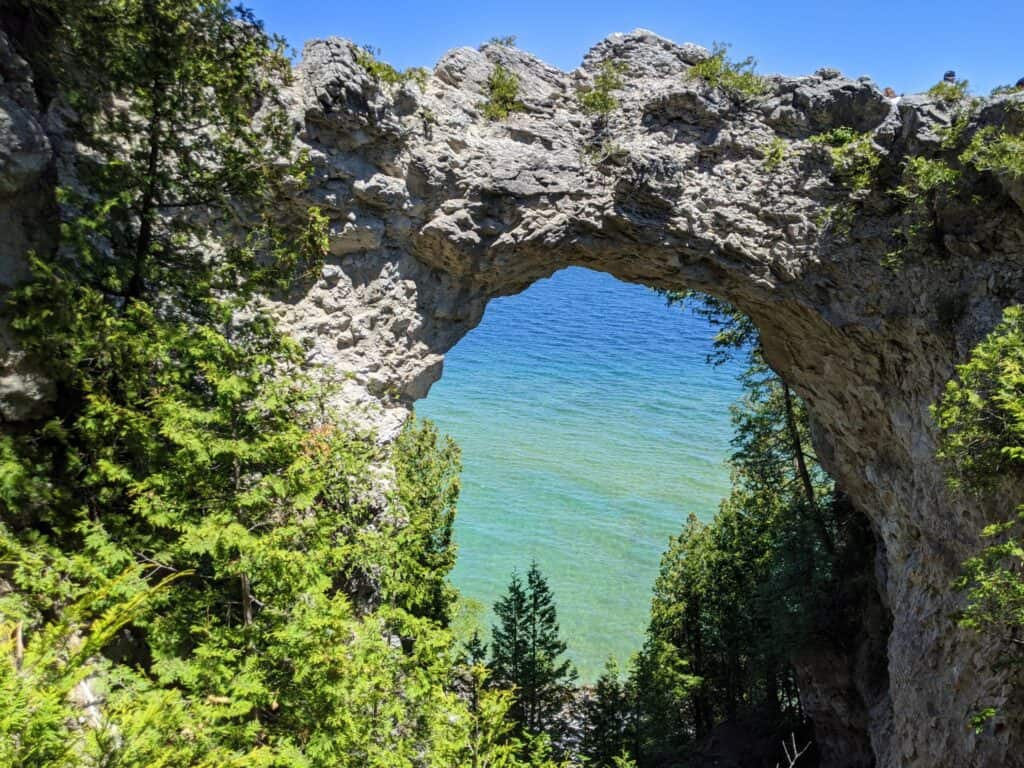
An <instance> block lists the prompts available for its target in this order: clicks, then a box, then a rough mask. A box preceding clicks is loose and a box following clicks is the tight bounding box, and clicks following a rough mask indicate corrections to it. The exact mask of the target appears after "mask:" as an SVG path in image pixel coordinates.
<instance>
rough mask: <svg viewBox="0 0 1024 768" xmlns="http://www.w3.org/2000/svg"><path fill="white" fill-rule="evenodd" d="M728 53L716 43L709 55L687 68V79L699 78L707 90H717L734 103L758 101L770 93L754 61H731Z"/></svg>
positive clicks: (724, 47) (747, 59) (727, 49)
mask: <svg viewBox="0 0 1024 768" xmlns="http://www.w3.org/2000/svg"><path fill="white" fill-rule="evenodd" d="M728 53H729V46H728V45H725V44H723V43H715V44H714V46H713V48H712V53H711V55H710V56H709V57H708V58H706V59H704V60H702V61H699V62H697V63H696V64H694V65H693V66H692V67H690V69H689V70H688V71H687V73H686V77H687V78H689V79H694V78H699V79H700V80H703V81H704V82H705V83H706V84H707V86H708V87H709V88H718V89H720V90H722V91H723V92H725V93H727V94H728V95H729V96H731V97H733V98H735V99H737V100H747V99H757V98H760V97H761V96H765V95H766V94H768V93H769V92H770V90H771V87H770V86H769V84H768V81H767V80H765V79H764V78H763V77H761V76H760V75H758V74H757V73H756V68H757V61H756V60H755V59H754V58H752V57H749V56H748V57H747V58H746V59H743V60H742V61H732V60H730V59H729V58H728Z"/></svg>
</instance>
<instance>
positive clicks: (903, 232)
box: [886, 156, 962, 267]
mask: <svg viewBox="0 0 1024 768" xmlns="http://www.w3.org/2000/svg"><path fill="white" fill-rule="evenodd" d="M961 177H962V172H961V171H960V170H959V169H957V168H954V167H953V166H952V165H951V164H950V163H949V162H947V161H946V160H944V159H941V158H926V157H922V156H913V157H910V158H908V159H907V161H906V162H905V163H904V165H903V175H902V180H901V183H900V185H899V186H898V187H897V188H896V189H895V190H894V193H893V194H894V195H895V196H896V198H897V199H898V200H899V201H900V202H901V203H902V206H903V218H904V223H903V224H902V226H901V227H900V228H899V229H898V230H897V232H896V236H897V237H898V239H899V240H900V246H899V247H898V248H897V249H894V250H893V251H891V252H890V253H889V254H888V256H887V259H886V264H887V266H890V267H897V266H899V265H900V264H902V262H903V259H904V258H905V257H906V256H907V255H908V254H912V253H916V252H920V251H922V250H923V249H924V248H925V246H926V245H927V243H928V241H929V238H930V236H931V235H932V234H933V233H934V230H935V220H934V216H933V214H932V210H933V208H934V206H935V204H936V201H937V200H939V199H941V198H942V197H945V196H947V195H950V194H951V193H953V192H954V191H955V190H956V188H957V185H958V184H959V183H960V180H961Z"/></svg>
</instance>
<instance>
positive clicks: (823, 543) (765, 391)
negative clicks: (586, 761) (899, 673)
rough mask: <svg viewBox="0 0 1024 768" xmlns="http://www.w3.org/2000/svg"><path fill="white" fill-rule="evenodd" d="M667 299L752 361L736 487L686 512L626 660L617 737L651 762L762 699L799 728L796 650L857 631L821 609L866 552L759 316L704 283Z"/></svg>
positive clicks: (722, 346) (724, 354)
mask: <svg viewBox="0 0 1024 768" xmlns="http://www.w3.org/2000/svg"><path fill="white" fill-rule="evenodd" d="M669 299H670V301H676V302H688V303H691V304H694V305H695V309H696V311H697V312H699V313H700V314H703V315H705V316H707V317H709V318H710V319H712V321H713V322H714V323H715V324H716V325H717V326H718V334H717V336H716V340H715V345H716V351H715V352H714V353H713V354H712V355H711V357H710V361H711V362H724V361H725V360H727V359H729V358H730V357H732V356H735V355H736V354H741V355H743V356H744V357H745V358H746V359H747V361H748V366H749V367H748V370H747V372H746V373H745V374H744V376H743V384H744V388H745V390H746V398H745V400H744V402H743V403H742V405H741V406H739V407H737V408H735V409H734V412H733V424H734V429H735V437H734V440H733V445H734V447H735V453H734V454H733V457H732V459H731V463H732V467H733V489H732V492H731V493H730V495H729V497H728V498H727V499H726V500H725V501H724V502H723V503H722V505H721V507H720V508H719V510H718V513H717V514H716V516H715V518H714V520H713V521H711V522H710V523H707V524H705V523H701V522H700V521H699V520H698V519H697V518H696V517H694V516H692V515H691V517H690V518H689V520H688V522H687V523H686V525H685V526H684V527H683V530H682V532H681V533H680V535H679V536H677V537H674V538H673V539H672V540H671V541H670V544H669V548H668V551H667V552H666V553H665V554H664V556H663V558H662V563H661V569H660V572H659V576H658V579H657V581H656V582H655V590H654V598H653V600H652V605H651V620H650V624H649V627H648V632H647V641H646V643H645V645H644V648H643V650H642V652H641V653H640V654H639V655H638V656H637V658H636V660H635V661H634V664H633V666H632V668H631V670H630V679H629V682H628V684H627V686H626V690H625V694H624V698H625V703H624V705H623V706H624V708H625V710H626V713H625V718H626V720H625V722H626V726H625V730H626V734H627V736H626V738H625V739H624V744H623V745H622V746H625V747H626V748H627V749H628V751H629V754H630V756H631V757H632V758H633V759H635V760H636V762H637V764H639V765H642V766H648V765H651V766H653V765H661V764H664V763H665V762H666V761H670V760H671V758H672V756H675V755H678V754H680V753H682V752H684V751H685V749H686V747H687V745H689V744H692V743H693V741H694V740H695V739H700V738H702V737H703V736H705V735H706V734H708V733H709V732H710V731H711V729H712V728H713V727H714V726H716V725H717V724H719V723H720V722H722V721H724V720H726V719H734V720H735V719H739V720H740V721H742V718H743V717H744V715H745V714H746V713H749V712H752V711H755V710H756V711H760V712H764V711H768V712H771V713H773V714H774V717H775V718H776V720H777V722H778V724H779V729H780V732H779V735H780V738H782V737H783V736H785V735H786V734H788V733H789V732H790V731H791V730H793V729H796V728H798V727H799V724H800V722H801V719H802V712H801V710H800V705H799V699H798V696H797V689H796V677H795V673H794V671H793V668H792V665H791V659H792V658H793V656H794V654H796V653H799V652H800V651H801V649H804V648H806V647H808V646H809V645H810V644H812V643H813V642H815V638H816V636H817V634H818V633H822V632H828V633H832V632H834V633H836V634H837V635H839V636H842V635H843V634H844V633H847V632H849V631H851V629H852V627H851V626H846V625H844V624H843V621H844V619H843V618H842V617H835V616H834V614H833V618H832V619H831V622H832V623H833V625H832V626H827V625H826V623H825V622H824V621H822V620H821V619H820V618H819V617H820V615H821V614H825V612H826V606H831V605H832V604H833V602H834V601H835V600H836V594H837V591H839V590H847V589H850V588H849V587H847V586H844V585H845V584H847V582H848V581H849V580H850V579H851V578H852V579H854V580H855V579H856V577H857V574H859V573H860V572H861V571H862V570H863V569H864V568H865V567H868V566H869V564H870V562H871V559H870V555H869V554H867V555H866V551H867V552H868V553H869V552H870V545H869V544H868V543H867V542H869V541H870V534H869V532H868V530H867V527H866V523H865V522H864V521H863V520H862V519H861V518H859V517H857V516H856V515H855V514H854V513H853V512H852V510H851V509H850V508H849V506H848V505H847V504H846V503H845V502H844V500H843V499H842V497H841V496H840V495H839V494H837V493H836V491H835V488H834V486H833V483H832V481H831V479H830V478H829V477H828V476H827V475H826V474H825V472H824V471H823V470H822V468H821V466H820V465H819V464H818V462H817V460H816V458H815V456H814V453H813V451H812V450H811V440H810V427H809V423H808V415H807V411H806V407H805V405H804V404H803V403H802V401H800V400H799V398H797V397H795V396H794V395H793V394H792V392H790V390H789V388H788V386H787V385H786V384H785V382H783V381H782V380H781V379H779V378H778V377H777V376H776V375H775V374H774V373H773V372H771V371H770V370H769V369H768V368H767V366H766V365H765V364H764V362H763V359H762V355H761V349H760V339H759V336H758V333H757V329H756V327H755V326H754V325H753V323H752V322H751V321H750V319H749V318H748V317H746V316H745V315H743V314H742V313H741V312H739V311H738V310H736V308H735V307H732V306H731V305H729V304H727V303H725V302H722V301H719V300H716V299H713V298H707V297H701V296H700V295H697V294H692V293H683V294H670V295H669ZM843 599H856V597H855V595H846V596H845V597H844V598H843ZM614 698H616V697H615V696H609V697H608V699H609V700H611V699H614ZM599 719H600V720H602V721H604V720H607V719H608V716H607V715H606V714H605V713H603V712H602V713H600V717H599ZM608 746H609V747H610V748H611V749H612V750H613V751H614V746H615V745H608ZM605 751H608V750H607V749H606V750H605Z"/></svg>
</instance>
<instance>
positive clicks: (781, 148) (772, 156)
mask: <svg viewBox="0 0 1024 768" xmlns="http://www.w3.org/2000/svg"><path fill="white" fill-rule="evenodd" d="M788 151H789V147H788V146H787V144H786V142H785V140H784V139H782V138H780V137H778V136H776V137H775V138H773V139H772V140H771V142H770V143H769V144H768V146H767V147H766V148H765V150H764V167H765V170H768V171H775V170H777V169H778V168H779V166H780V165H782V161H783V160H785V159H786V153H787V152H788Z"/></svg>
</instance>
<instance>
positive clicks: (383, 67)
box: [356, 45, 430, 90]
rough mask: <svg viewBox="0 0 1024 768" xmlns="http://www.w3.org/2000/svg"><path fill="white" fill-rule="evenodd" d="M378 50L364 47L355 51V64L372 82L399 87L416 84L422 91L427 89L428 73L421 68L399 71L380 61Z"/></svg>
mask: <svg viewBox="0 0 1024 768" xmlns="http://www.w3.org/2000/svg"><path fill="white" fill-rule="evenodd" d="M379 56H380V49H379V48H374V47H373V46H372V45H364V46H362V47H361V48H358V49H356V63H357V64H358V65H359V66H361V67H362V68H363V69H364V70H366V73H367V74H368V75H369V76H370V77H372V78H373V79H374V80H376V81H378V82H380V83H386V84H388V85H401V84H403V83H409V82H412V83H416V85H418V86H419V87H420V90H423V89H425V88H426V87H427V79H428V78H429V77H430V73H429V72H427V70H426V69H424V68H423V67H410V68H409V69H406V70H402V71H399V70H397V69H395V68H394V67H393V66H391V65H390V64H388V63H387V62H386V61H381V60H380V59H379V58H378V57H379Z"/></svg>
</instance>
